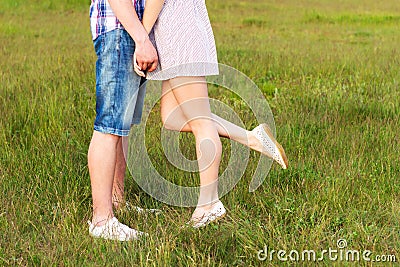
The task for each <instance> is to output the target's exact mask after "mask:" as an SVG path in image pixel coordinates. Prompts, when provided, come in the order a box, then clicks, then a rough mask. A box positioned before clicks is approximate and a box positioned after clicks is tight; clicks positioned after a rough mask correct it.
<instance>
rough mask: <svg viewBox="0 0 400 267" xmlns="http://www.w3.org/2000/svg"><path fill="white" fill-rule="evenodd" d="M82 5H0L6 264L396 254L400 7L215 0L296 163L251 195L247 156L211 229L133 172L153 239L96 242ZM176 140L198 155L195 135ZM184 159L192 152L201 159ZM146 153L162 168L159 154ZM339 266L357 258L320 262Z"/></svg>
mask: <svg viewBox="0 0 400 267" xmlns="http://www.w3.org/2000/svg"><path fill="white" fill-rule="evenodd" d="M80 2H81V1H77V0H74V1H72V0H70V1H34V0H26V1H11V0H3V1H2V4H1V6H0V81H1V83H0V84H1V87H0V114H2V115H1V116H0V143H1V147H0V148H1V150H0V158H1V165H0V177H1V182H0V189H1V194H0V229H1V230H0V266H11V265H30V266H35V265H43V266H109V265H114V266H139V265H148V266H197V265H199V266H259V265H265V266H268V265H285V264H287V265H297V264H299V265H302V264H304V265H307V264H310V262H303V263H302V262H297V263H296V262H286V263H284V262H280V261H278V259H277V257H276V254H275V255H274V260H273V261H269V260H266V261H260V260H258V259H257V252H258V251H259V250H261V249H263V248H264V246H268V247H269V248H270V249H271V250H272V249H274V250H286V251H290V250H292V249H293V250H298V251H302V250H306V249H308V250H315V251H317V252H320V251H322V250H324V249H328V248H332V249H337V244H336V243H337V240H338V239H346V241H347V244H348V245H347V248H349V249H352V250H360V251H362V250H371V251H372V252H373V254H372V255H373V256H375V255H392V254H393V255H395V256H396V257H397V260H398V261H399V260H400V236H399V231H400V224H399V221H400V185H399V182H398V178H399V176H400V152H399V144H400V123H399V114H400V88H399V81H400V74H399V73H400V48H399V45H398V44H399V43H400V6H399V5H398V2H397V1H395V0H388V1H372V0H363V1H361V0H349V1H328V0H320V1H315V0H310V1H304V0H301V1H294V0H283V1H276V0H273V1H262V0H256V1H239V0H230V1H207V6H208V10H209V14H210V19H211V22H212V25H213V29H214V33H215V38H216V43H217V48H218V56H219V61H220V62H221V63H225V64H227V65H230V66H232V67H234V68H236V69H238V70H240V71H242V72H243V73H245V74H246V75H248V76H249V77H250V78H251V79H252V80H253V81H254V82H255V83H256V84H257V85H258V86H259V88H260V89H261V90H262V91H263V93H264V94H265V96H266V97H267V98H268V100H269V104H270V106H271V109H272V111H273V113H274V117H275V123H276V128H277V136H278V139H279V140H280V142H281V143H282V144H283V145H284V147H285V149H286V152H287V154H288V157H289V159H290V168H289V169H288V170H286V171H284V170H281V169H280V168H279V167H278V166H277V165H276V164H274V166H273V167H272V170H271V171H270V173H269V174H268V176H267V177H266V180H265V183H264V184H263V185H262V186H261V187H260V188H259V189H258V190H257V191H255V192H254V193H249V192H248V186H249V182H250V178H249V177H251V173H252V172H253V171H254V167H255V165H256V164H257V161H258V157H259V155H258V154H256V153H253V152H252V153H251V159H250V163H249V166H248V169H247V170H246V174H245V176H244V177H243V178H242V179H241V181H240V182H239V184H238V185H237V186H236V187H235V188H234V189H233V190H232V191H231V192H230V193H229V194H227V195H226V196H225V197H223V199H222V201H223V202H224V204H225V206H226V208H227V210H228V216H227V217H226V218H225V219H223V220H222V221H221V222H220V223H218V224H213V225H210V226H208V227H206V228H205V229H201V230H191V229H181V226H182V225H183V224H184V223H185V222H186V221H187V220H188V219H189V218H190V215H191V212H192V210H193V209H191V208H181V207H173V206H168V205H165V204H163V203H160V202H157V201H156V200H154V199H152V198H151V197H150V196H148V195H147V194H146V193H144V192H143V191H141V190H140V188H139V187H138V185H137V184H136V183H135V182H134V181H133V179H132V178H131V177H130V178H129V179H127V185H126V190H127V199H128V200H129V201H131V202H133V203H135V204H138V205H141V206H144V207H157V208H161V209H162V210H163V211H164V212H163V215H160V216H157V217H154V216H143V215H137V214H135V213H129V212H121V213H120V214H119V218H120V219H121V221H123V222H125V223H127V224H128V225H131V226H133V227H137V228H139V229H141V230H146V231H147V232H148V233H150V234H151V237H150V238H149V239H147V240H146V241H141V242H132V243H118V242H106V241H102V240H93V239H92V238H90V237H89V236H88V233H87V224H86V221H87V220H88V219H90V215H91V194H90V182H89V175H88V170H87V158H86V153H87V149H88V145H89V141H90V137H91V132H92V124H93V120H94V116H95V94H94V90H95V86H94V80H95V76H94V63H95V53H94V51H93V47H92V42H91V36H90V30H89V20H88V5H89V3H88V2H89V1H85V2H87V3H80ZM211 95H212V96H213V97H214V98H217V99H220V100H221V101H223V102H225V103H227V104H229V105H231V106H232V108H234V109H235V111H236V113H237V114H239V116H240V117H241V118H243V119H244V120H245V124H246V127H248V128H249V129H250V128H251V127H253V126H255V123H256V121H255V119H254V118H253V117H251V116H249V111H248V108H246V106H245V105H242V104H241V103H240V100H237V99H233V98H231V97H230V94H227V93H224V91H221V90H214V91H211ZM154 118H156V116H155V117H154ZM160 125H161V124H160V121H159V119H158V120H156V119H154V125H151V127H150V128H151V129H150V131H152V132H153V133H154V134H153V135H149V137H148V141H150V142H152V143H154V144H155V148H156V149H158V147H157V146H158V141H157V140H158V139H157V138H158V137H157V136H158V132H159V130H160ZM149 138H150V139H149ZM152 138H154V139H152ZM182 142H183V143H185V144H187V145H186V146H187V147H193V146H194V143H193V139H192V138H191V136H190V135H187V134H186V135H183V137H182ZM223 144H224V147H225V148H226V149H227V151H229V147H230V146H229V143H228V142H226V140H225V141H224V142H223ZM153 151H154V150H153ZM185 153H186V155H187V156H188V157H190V158H194V150H189V152H185ZM228 159H229V156H226V155H224V161H223V163H222V167H221V169H222V168H223V167H224V166H225V165H226V162H227V160H228ZM152 160H153V162H155V163H156V164H157V165H158V166H159V168H160V169H161V170H162V169H163V168H164V167H165V166H167V163H166V160H165V158H164V157H163V155H159V156H157V155H154V157H153V158H152ZM164 169H167V170H164V174H165V175H166V176H167V177H169V178H170V179H171V180H172V181H174V180H175V179H178V178H179V177H180V176H181V175H184V177H187V178H188V179H187V181H188V184H189V183H194V184H196V183H197V182H198V181H197V179H198V178H197V176H196V175H195V174H185V173H183V172H178V171H175V170H173V169H170V168H164ZM178 176H179V177H178ZM318 255H320V254H318ZM333 264H336V265H340V266H341V265H353V264H352V263H347V262H344V261H342V262H340V261H336V262H332V261H329V260H328V258H327V257H326V258H325V260H324V261H321V262H319V265H325V266H331V265H333ZM369 264H370V263H367V262H364V261H360V262H359V263H357V264H356V265H369ZM380 264H382V263H378V264H376V265H378V266H379V265H380ZM382 265H383V264H382Z"/></svg>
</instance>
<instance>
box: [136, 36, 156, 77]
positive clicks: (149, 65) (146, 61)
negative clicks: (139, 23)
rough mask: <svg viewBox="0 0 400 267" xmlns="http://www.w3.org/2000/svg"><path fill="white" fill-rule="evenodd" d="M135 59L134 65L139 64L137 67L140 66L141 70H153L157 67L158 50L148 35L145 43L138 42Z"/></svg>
mask: <svg viewBox="0 0 400 267" xmlns="http://www.w3.org/2000/svg"><path fill="white" fill-rule="evenodd" d="M133 61H134V62H133V63H134V66H135V64H137V67H139V70H141V71H142V72H145V71H149V72H151V71H153V70H155V69H156V68H157V64H158V56H157V51H156V49H155V48H154V46H153V44H152V43H151V42H150V39H149V38H148V37H147V38H145V40H144V42H143V43H136V49H135V54H134V58H133Z"/></svg>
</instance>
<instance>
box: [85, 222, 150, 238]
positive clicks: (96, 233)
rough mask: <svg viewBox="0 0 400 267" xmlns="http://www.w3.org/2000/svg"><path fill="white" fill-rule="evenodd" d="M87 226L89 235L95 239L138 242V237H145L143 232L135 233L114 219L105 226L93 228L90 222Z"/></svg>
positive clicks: (135, 231)
mask: <svg viewBox="0 0 400 267" xmlns="http://www.w3.org/2000/svg"><path fill="white" fill-rule="evenodd" d="M88 224H89V234H90V235H91V236H93V237H96V238H104V239H110V240H118V241H130V240H138V239H139V238H140V237H142V236H146V235H147V234H146V233H144V232H140V231H137V230H135V229H132V228H130V227H128V226H127V225H125V224H123V223H120V222H119V221H118V219H117V218H115V217H113V218H111V219H110V220H108V221H107V222H106V223H105V224H103V225H100V226H95V225H93V224H92V222H90V221H88Z"/></svg>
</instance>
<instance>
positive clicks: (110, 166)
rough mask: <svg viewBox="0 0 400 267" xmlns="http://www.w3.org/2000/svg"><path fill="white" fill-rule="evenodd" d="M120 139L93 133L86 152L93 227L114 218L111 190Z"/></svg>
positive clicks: (110, 135) (114, 136)
mask: <svg viewBox="0 0 400 267" xmlns="http://www.w3.org/2000/svg"><path fill="white" fill-rule="evenodd" d="M120 139H121V137H120V136H116V135H112V134H103V133H100V132H97V131H94V132H93V136H92V140H91V142H90V146H89V152H88V164H89V174H90V182H91V186H92V198H93V218H92V223H93V224H94V225H102V224H104V223H106V221H107V220H108V219H110V218H112V217H113V216H114V213H113V206H112V188H113V180H114V174H115V169H116V162H117V147H118V142H119V141H120Z"/></svg>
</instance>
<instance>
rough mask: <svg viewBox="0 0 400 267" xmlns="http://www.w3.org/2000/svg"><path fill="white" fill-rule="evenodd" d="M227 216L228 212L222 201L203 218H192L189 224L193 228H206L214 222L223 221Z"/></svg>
mask: <svg viewBox="0 0 400 267" xmlns="http://www.w3.org/2000/svg"><path fill="white" fill-rule="evenodd" d="M225 214H226V210H225V207H224V205H223V204H222V202H221V201H218V202H216V203H215V204H214V205H213V207H212V209H211V210H210V211H208V212H207V213H205V214H203V216H201V217H199V218H192V219H191V220H190V222H189V224H190V225H191V226H192V227H193V228H200V227H204V226H206V225H207V224H209V223H211V222H213V221H216V220H218V219H221V218H222V217H224V216H225Z"/></svg>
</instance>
